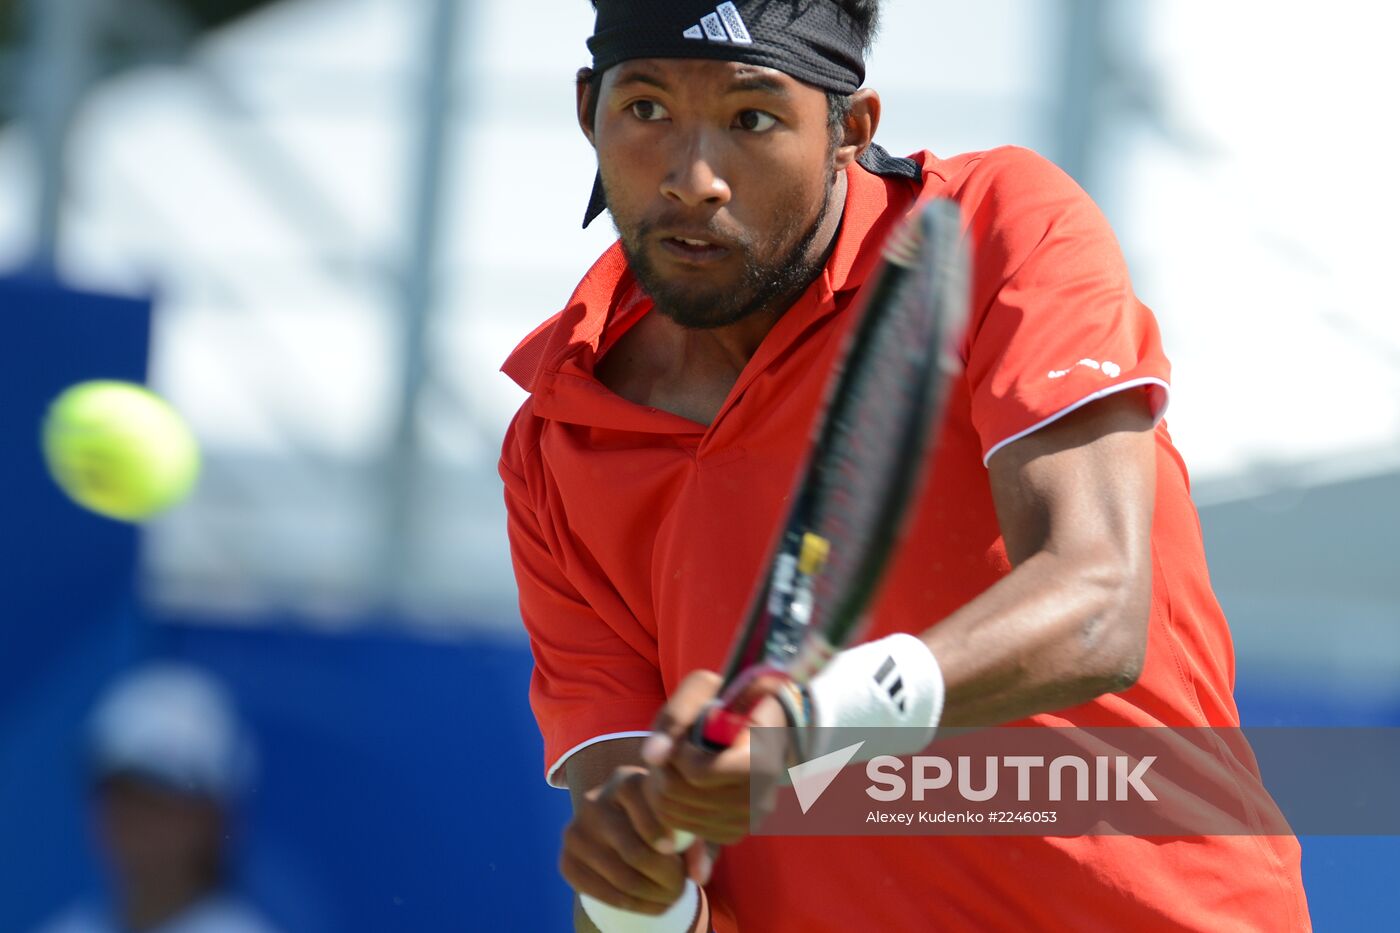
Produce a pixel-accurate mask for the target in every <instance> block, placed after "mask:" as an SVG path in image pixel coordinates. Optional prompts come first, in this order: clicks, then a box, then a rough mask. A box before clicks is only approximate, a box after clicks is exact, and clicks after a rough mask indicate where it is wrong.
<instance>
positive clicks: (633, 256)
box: [613, 175, 836, 330]
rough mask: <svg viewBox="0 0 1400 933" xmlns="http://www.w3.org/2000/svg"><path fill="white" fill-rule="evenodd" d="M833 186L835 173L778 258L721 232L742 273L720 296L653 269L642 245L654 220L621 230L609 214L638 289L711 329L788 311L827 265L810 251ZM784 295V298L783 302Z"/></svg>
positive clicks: (682, 320)
mask: <svg viewBox="0 0 1400 933" xmlns="http://www.w3.org/2000/svg"><path fill="white" fill-rule="evenodd" d="M835 189H836V177H835V175H832V176H831V177H830V178H829V179H828V180H827V185H826V192H825V194H824V195H823V196H822V206H821V210H820V211H818V212H817V217H816V219H815V220H813V221H812V223H811V224H810V225H809V226H808V228H807V230H806V232H805V233H803V234H802V235H801V236H800V237H798V238H797V242H796V243H795V244H794V245H793V246H792V248H791V249H789V250H787V251H786V252H785V253H783V254H782V255H781V256H779V257H777V258H775V259H769V260H767V261H765V260H763V259H761V258H760V257H759V255H758V253H759V246H758V244H757V243H755V242H754V240H753V239H752V238H751V237H735V236H733V235H732V234H727V233H726V235H725V239H727V240H730V241H732V242H733V243H734V245H735V249H736V251H737V252H738V253H739V257H740V259H741V260H742V262H743V266H744V272H743V277H742V279H741V281H740V283H739V285H738V286H737V287H735V288H733V289H728V290H726V291H724V292H722V293H719V294H696V293H695V292H693V291H691V290H690V289H687V288H684V287H681V286H677V285H675V284H673V283H670V282H667V281H666V280H665V279H664V278H663V277H662V276H661V275H659V274H658V273H657V271H656V267H655V266H654V265H653V264H652V263H651V261H650V260H649V259H648V258H647V254H646V250H645V249H644V245H645V244H646V243H647V242H648V241H649V240H650V239H651V236H652V234H653V233H654V232H655V230H656V226H657V225H655V224H649V223H643V224H641V225H639V226H638V228H637V229H636V230H631V231H629V230H624V229H623V228H622V225H621V224H619V223H618V222H617V218H616V216H614V217H613V226H614V227H616V228H617V232H618V236H619V237H620V238H621V240H622V249H623V252H624V253H625V254H626V256H627V262H628V265H629V266H631V268H632V272H633V274H634V275H636V277H637V281H638V283H639V284H640V285H641V286H642V290H643V291H645V292H646V293H647V295H649V296H650V297H651V299H652V301H653V302H654V303H655V305H656V310H657V311H659V312H661V313H662V314H664V315H665V316H666V317H668V318H670V319H671V320H672V321H675V322H676V323H677V324H679V325H680V326H682V327H685V328H689V329H691V330H712V329H714V328H718V327H727V326H729V325H731V324H737V323H738V322H739V321H742V320H744V319H745V318H747V317H750V316H751V315H753V314H757V313H759V312H761V311H768V312H769V313H772V314H774V315H777V314H780V313H781V312H783V311H785V310H787V307H788V306H789V305H790V304H791V300H793V299H796V298H797V296H798V295H800V294H801V293H802V292H803V291H805V290H806V288H807V286H808V285H810V284H811V283H812V280H813V279H815V278H816V277H817V275H818V274H819V273H820V272H821V270H822V267H823V266H824V265H825V264H826V252H827V251H826V250H814V249H813V247H814V246H815V245H816V240H817V237H818V236H819V235H820V233H821V230H822V227H823V226H824V225H825V222H826V220H827V218H828V217H829V216H830V215H831V210H832V203H831V202H832V193H833V192H834V191H835ZM801 223H802V221H801V219H799V218H796V217H790V218H788V219H787V222H786V223H785V224H784V225H783V227H782V229H781V230H779V231H778V233H777V234H776V235H774V237H773V238H772V241H771V242H772V243H776V244H782V243H784V242H788V241H790V240H791V239H792V237H793V236H794V235H795V234H796V232H797V230H799V229H800V228H801ZM785 299H786V300H785Z"/></svg>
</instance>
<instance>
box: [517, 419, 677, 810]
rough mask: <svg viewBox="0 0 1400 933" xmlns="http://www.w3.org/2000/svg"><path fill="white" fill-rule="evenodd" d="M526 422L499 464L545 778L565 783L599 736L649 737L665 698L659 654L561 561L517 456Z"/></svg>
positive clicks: (560, 784) (521, 459)
mask: <svg viewBox="0 0 1400 933" xmlns="http://www.w3.org/2000/svg"><path fill="white" fill-rule="evenodd" d="M527 407H528V403H527ZM520 420H521V416H517V418H516V423H512V425H511V428H510V430H509V431H508V432H507V435H506V442H505V449H504V451H503V453H502V457H501V462H500V473H501V479H502V480H503V481H504V482H505V499H506V515H507V531H508V533H509V536H510V551H511V560H512V562H513V563H514V566H515V579H516V584H517V586H518V587H519V591H520V615H521V618H522V620H523V621H524V623H525V629H526V631H527V632H528V633H529V636H530V650H531V653H532V654H533V655H534V659H535V668H534V672H533V674H532V675H531V680H530V706H531V708H532V709H533V710H534V713H535V720H536V721H537V722H538V723H539V727H540V733H541V734H542V735H543V737H544V756H545V780H546V781H548V782H549V783H550V784H551V785H552V786H554V787H566V786H567V784H566V783H565V782H564V778H563V774H562V773H561V771H560V768H561V766H562V765H563V764H564V762H565V761H567V760H568V758H569V757H570V756H571V755H573V754H574V753H575V752H577V751H578V750H579V749H581V748H584V747H586V746H588V745H592V744H594V743H595V742H598V741H603V740H606V739H610V738H621V737H624V736H631V735H638V736H640V735H646V734H647V731H648V730H649V729H650V727H651V722H652V719H653V718H654V717H655V715H656V711H657V710H659V709H660V708H661V706H662V705H663V704H664V703H665V701H666V696H665V691H664V689H663V687H662V684H661V675H660V673H659V671H658V669H657V666H656V664H655V661H654V659H651V660H649V659H648V658H647V657H645V656H644V655H643V654H642V653H641V652H640V651H639V650H638V648H637V647H636V646H634V645H632V644H630V643H629V642H628V641H626V640H625V639H623V638H622V637H621V636H619V635H618V634H617V632H616V631H615V630H614V629H613V628H612V627H611V626H610V625H608V623H607V622H606V620H605V619H604V618H603V617H602V616H601V615H600V614H599V613H598V612H597V611H595V609H594V608H593V606H591V605H590V604H589V602H588V600H587V599H585V598H584V597H583V596H582V595H581V594H580V593H579V590H578V588H577V587H576V586H575V585H574V584H573V583H572V582H571V581H570V580H569V578H568V576H567V575H566V574H565V573H564V571H563V570H562V569H561V566H560V562H559V561H558V560H557V559H556V558H555V556H554V553H553V552H552V550H551V546H550V539H551V537H552V536H551V535H550V534H548V533H547V532H546V530H545V529H546V527H547V525H548V523H543V524H542V522H541V520H540V517H539V515H538V514H537V506H536V500H535V498H534V496H533V495H532V494H531V490H530V488H529V484H528V483H527V482H526V479H525V473H526V470H527V467H526V465H525V463H524V458H523V457H520V456H519V455H518V450H519V438H518V433H517V424H518V422H519V421H520ZM536 456H537V455H536ZM556 546H557V542H556Z"/></svg>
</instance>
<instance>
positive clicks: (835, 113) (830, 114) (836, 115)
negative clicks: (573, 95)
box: [588, 0, 880, 141]
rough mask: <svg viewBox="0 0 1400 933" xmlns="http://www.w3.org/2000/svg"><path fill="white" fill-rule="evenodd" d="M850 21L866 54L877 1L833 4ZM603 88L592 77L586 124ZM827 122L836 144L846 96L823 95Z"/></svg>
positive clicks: (875, 27) (876, 26)
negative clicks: (839, 8)
mask: <svg viewBox="0 0 1400 933" xmlns="http://www.w3.org/2000/svg"><path fill="white" fill-rule="evenodd" d="M837 2H838V3H839V4H840V5H841V8H842V9H844V10H845V11H846V12H847V13H848V14H850V16H851V18H852V19H854V20H855V22H856V35H857V36H858V37H859V38H860V44H861V45H862V46H863V47H864V48H865V50H866V51H867V52H869V51H870V48H871V46H872V45H874V44H875V36H876V34H877V33H879V31H880V0H837ZM592 3H593V7H594V9H597V7H598V0H592ZM602 86H603V76H602V75H601V74H595V75H594V76H593V77H592V78H591V79H590V80H589V82H588V93H589V97H590V98H591V101H590V103H591V110H590V113H589V117H588V119H589V122H594V121H595V120H596V119H597V114H598V92H599V90H601V88H602ZM826 112H827V119H828V120H829V121H830V124H831V135H832V137H833V138H834V139H837V140H838V141H839V139H840V131H841V127H842V125H843V124H844V123H845V122H846V117H848V116H850V115H851V98H850V96H849V95H847V94H838V93H836V92H835V91H828V92H827V95H826Z"/></svg>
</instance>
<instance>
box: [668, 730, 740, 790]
mask: <svg viewBox="0 0 1400 933" xmlns="http://www.w3.org/2000/svg"><path fill="white" fill-rule="evenodd" d="M741 742H742V744H740V745H736V746H734V747H732V748H726V749H725V750H724V751H722V752H718V753H716V752H710V751H706V750H705V749H703V748H698V747H697V746H695V745H693V744H692V743H690V742H685V743H683V744H681V745H678V746H677V747H676V749H675V750H674V751H672V752H671V756H670V757H669V758H668V759H667V760H666V769H667V770H668V771H673V772H674V773H675V775H676V777H677V778H678V779H679V780H682V781H684V782H685V783H686V784H689V785H690V786H691V787H692V788H694V789H695V791H696V792H698V793H708V792H710V791H712V790H718V789H720V788H724V787H730V786H738V787H747V786H748V783H749V772H750V770H751V768H752V759H751V757H750V754H749V745H748V740H747V734H745V737H744V738H743V739H742V740H741ZM657 770H659V769H656V768H653V776H654V774H655V772H656V771H657Z"/></svg>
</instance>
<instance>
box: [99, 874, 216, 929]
mask: <svg viewBox="0 0 1400 933" xmlns="http://www.w3.org/2000/svg"><path fill="white" fill-rule="evenodd" d="M216 887H217V885H216V884H214V883H213V882H212V880H211V879H209V878H207V877H202V876H201V873H198V872H193V871H190V872H181V873H177V874H176V875H175V876H166V877H162V878H160V879H159V880H151V881H146V882H143V883H138V884H132V885H130V886H129V887H128V888H127V890H126V891H124V892H123V898H122V904H121V915H122V921H123V923H124V924H125V926H126V928H127V929H129V930H133V931H136V933H142V931H145V930H154V929H157V928H159V927H160V926H161V925H162V924H165V923H168V922H169V921H171V920H173V919H174V918H176V917H178V916H179V915H180V914H182V913H184V912H185V911H187V910H189V909H190V908H191V907H193V906H195V905H196V904H198V903H199V902H200V901H202V900H204V899H205V898H207V897H208V896H209V895H210V894H211V893H213V891H214V890H215V888H216Z"/></svg>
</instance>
